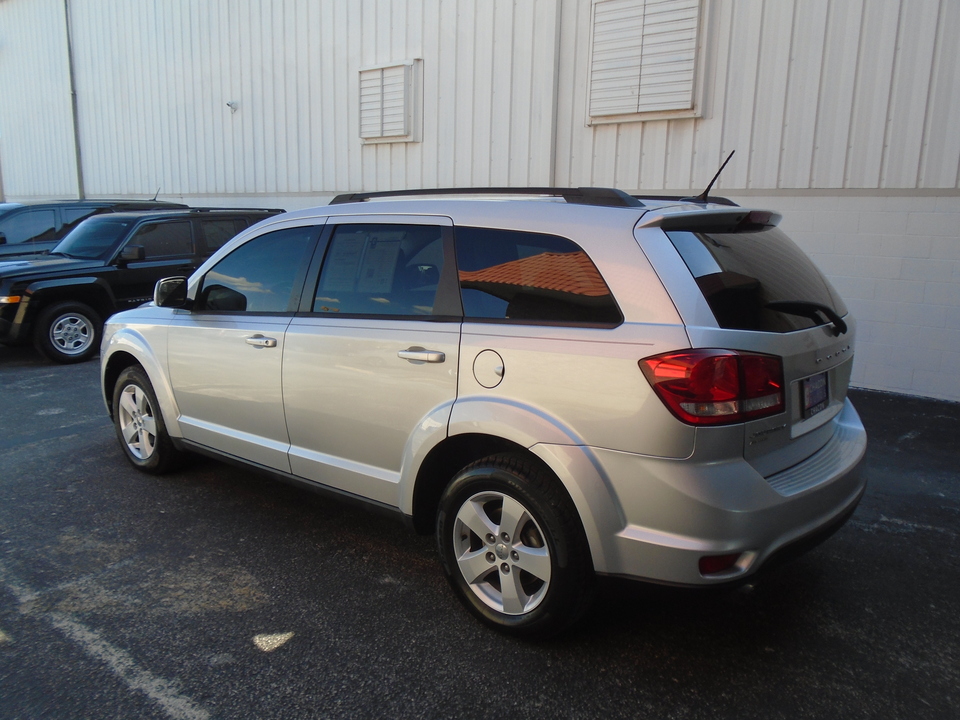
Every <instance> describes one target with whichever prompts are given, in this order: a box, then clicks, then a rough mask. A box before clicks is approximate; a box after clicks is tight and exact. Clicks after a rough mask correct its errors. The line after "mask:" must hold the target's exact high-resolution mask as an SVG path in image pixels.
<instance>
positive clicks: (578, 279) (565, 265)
mask: <svg viewBox="0 0 960 720" xmlns="http://www.w3.org/2000/svg"><path fill="white" fill-rule="evenodd" d="M460 282H461V283H464V284H465V285H467V284H480V283H490V284H496V285H519V286H521V287H531V288H540V289H542V290H553V291H556V292H564V293H573V294H575V295H586V296H589V297H603V296H606V295H609V294H610V291H609V290H608V289H607V285H606V283H604V282H603V278H602V277H600V273H598V272H597V269H596V268H595V267H594V265H593V263H592V262H591V261H590V258H588V257H587V254H586V253H585V252H583V251H582V250H581V251H579V252H573V253H551V252H545V253H540V254H539V255H533V256H531V257H525V258H520V259H519V260H511V261H510V262H506V263H503V264H501V265H494V266H493V267H488V268H484V269H483V270H470V271H467V270H461V271H460Z"/></svg>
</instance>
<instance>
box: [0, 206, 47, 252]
mask: <svg viewBox="0 0 960 720" xmlns="http://www.w3.org/2000/svg"><path fill="white" fill-rule="evenodd" d="M55 228H56V220H55V219H54V213H53V210H29V211H27V212H22V213H17V214H16V215H14V216H13V217H9V218H6V219H5V220H3V221H2V222H0V232H2V233H3V234H4V235H6V236H7V243H8V244H10V245H13V244H16V243H24V242H49V241H51V240H56V239H57V237H56V235H57V234H56V229H55Z"/></svg>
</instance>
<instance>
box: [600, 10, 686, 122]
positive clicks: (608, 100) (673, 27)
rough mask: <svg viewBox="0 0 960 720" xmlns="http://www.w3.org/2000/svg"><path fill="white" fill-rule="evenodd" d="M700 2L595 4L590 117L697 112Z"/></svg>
mask: <svg viewBox="0 0 960 720" xmlns="http://www.w3.org/2000/svg"><path fill="white" fill-rule="evenodd" d="M699 26H700V0H596V2H595V3H594V16H593V54H592V57H591V63H590V115H591V116H593V117H605V116H611V115H626V114H632V113H650V112H669V111H678V110H692V109H694V106H695V104H694V89H695V83H694V81H695V72H694V70H695V67H696V59H697V31H698V28H699Z"/></svg>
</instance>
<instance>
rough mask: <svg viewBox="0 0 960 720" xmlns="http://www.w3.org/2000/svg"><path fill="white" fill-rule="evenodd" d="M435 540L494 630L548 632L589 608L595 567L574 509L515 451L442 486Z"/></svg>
mask: <svg viewBox="0 0 960 720" xmlns="http://www.w3.org/2000/svg"><path fill="white" fill-rule="evenodd" d="M437 543H438V546H439V551H440V557H441V560H442V562H443V567H444V570H445V572H446V574H447V577H448V579H449V580H450V583H451V585H453V587H454V589H455V590H456V591H457V594H458V595H459V596H460V599H461V600H462V601H463V602H464V604H465V605H466V606H467V608H468V609H470V611H471V612H473V613H474V615H476V616H477V617H479V618H480V619H481V620H483V621H484V622H486V623H487V624H489V625H492V626H494V627H496V628H497V629H499V630H502V631H505V632H508V633H511V634H514V635H523V636H527V637H541V638H542V637H548V636H550V635H553V634H556V633H557V632H559V631H561V630H563V629H564V628H566V627H567V626H568V625H569V624H570V623H572V622H573V621H574V620H576V619H577V618H578V617H579V616H580V615H581V614H582V613H583V612H584V611H585V610H586V608H587V607H588V605H589V601H590V599H591V597H592V590H593V566H592V563H591V561H590V553H589V548H588V547H587V542H586V538H585V537H584V533H583V528H582V526H581V524H580V518H579V516H578V514H577V511H576V508H575V507H574V506H573V502H572V501H571V500H570V498H569V496H568V495H567V494H566V492H565V491H564V490H563V488H562V487H561V486H560V485H559V482H558V481H557V480H556V478H554V477H553V476H552V475H551V474H550V473H548V472H547V471H546V470H545V469H543V468H541V467H540V466H539V465H538V464H536V463H535V462H533V461H532V460H530V459H528V458H525V457H523V456H522V455H515V454H512V453H509V454H501V455H493V456H490V457H488V458H484V459H483V460H480V461H478V462H476V463H474V464H472V465H470V466H468V467H467V468H465V469H464V470H463V471H461V472H460V473H459V474H458V475H457V476H456V477H455V478H454V479H453V481H452V482H451V483H450V485H449V486H448V487H447V489H446V491H445V492H444V494H443V498H442V499H441V501H440V511H439V513H438V516H437Z"/></svg>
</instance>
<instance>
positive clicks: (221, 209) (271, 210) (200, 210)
mask: <svg viewBox="0 0 960 720" xmlns="http://www.w3.org/2000/svg"><path fill="white" fill-rule="evenodd" d="M189 210H190V212H192V213H193V212H196V213H208V212H262V213H282V212H286V210H284V209H283V208H225V207H192V208H189Z"/></svg>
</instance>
